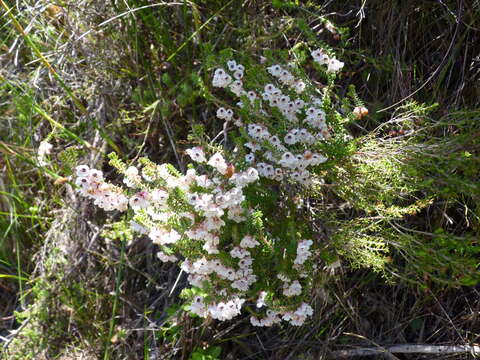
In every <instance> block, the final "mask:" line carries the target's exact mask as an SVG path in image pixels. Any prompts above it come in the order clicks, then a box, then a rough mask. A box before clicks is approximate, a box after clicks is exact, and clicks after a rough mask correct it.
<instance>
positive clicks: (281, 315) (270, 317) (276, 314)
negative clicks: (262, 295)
mask: <svg viewBox="0 0 480 360" xmlns="http://www.w3.org/2000/svg"><path fill="white" fill-rule="evenodd" d="M266 314H267V316H266V317H265V318H263V319H258V318H257V317H255V316H251V317H250V323H251V324H252V325H253V326H272V325H274V324H277V323H279V322H280V321H282V319H283V320H285V321H288V322H290V324H292V325H295V326H301V325H303V324H304V322H305V320H307V317H309V316H312V315H313V309H312V307H311V306H310V305H308V304H307V303H302V304H301V305H300V306H299V307H298V308H297V309H296V310H295V311H285V312H281V311H273V310H267V312H266Z"/></svg>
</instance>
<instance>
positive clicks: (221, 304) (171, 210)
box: [76, 147, 308, 326]
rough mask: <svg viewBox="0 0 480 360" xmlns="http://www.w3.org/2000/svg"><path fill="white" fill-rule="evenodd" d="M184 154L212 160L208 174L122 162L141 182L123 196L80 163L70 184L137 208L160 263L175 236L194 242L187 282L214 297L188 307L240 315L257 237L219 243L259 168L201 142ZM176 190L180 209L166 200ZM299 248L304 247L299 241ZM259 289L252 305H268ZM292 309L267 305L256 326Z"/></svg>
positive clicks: (204, 313) (116, 205)
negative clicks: (232, 161) (237, 166)
mask: <svg viewBox="0 0 480 360" xmlns="http://www.w3.org/2000/svg"><path fill="white" fill-rule="evenodd" d="M186 153H187V154H188V155H189V156H190V157H191V158H192V159H193V161H195V162H197V163H199V164H206V165H207V166H209V167H211V171H210V175H209V176H207V175H198V174H197V173H196V171H195V170H194V169H189V170H188V171H187V173H186V174H185V175H178V174H177V175H174V174H172V172H171V171H170V170H169V168H168V166H166V165H155V168H154V169H150V171H146V170H145V168H144V169H143V170H142V171H140V170H139V169H137V168H136V167H133V166H130V167H128V168H127V167H125V170H123V173H124V175H125V177H124V183H125V185H126V186H127V187H129V188H134V189H135V188H139V187H140V188H141V190H140V191H138V192H136V193H134V194H133V195H132V196H130V197H127V196H126V195H125V194H124V193H123V191H122V189H121V188H119V187H116V186H114V185H111V184H109V183H107V182H106V181H104V179H103V174H102V172H101V171H98V170H95V169H90V168H89V167H88V166H85V165H80V166H78V167H77V168H76V175H77V179H76V184H77V185H78V191H79V192H80V194H82V195H83V196H86V197H89V198H93V199H94V200H95V204H96V205H98V206H99V207H101V208H103V209H105V210H120V211H125V210H127V208H128V207H130V208H131V209H132V210H133V212H134V214H135V215H134V220H133V221H132V229H133V230H134V231H137V232H140V233H142V234H146V235H147V236H148V237H149V238H150V239H151V240H152V242H153V243H155V244H157V245H158V246H159V247H160V249H161V250H160V251H159V252H158V253H157V257H158V258H159V259H160V260H161V261H163V262H177V261H178V260H179V258H178V257H177V256H175V255H173V253H175V252H176V249H177V244H178V243H179V242H185V241H187V242H189V243H191V244H194V243H200V244H201V249H202V253H201V254H200V255H201V256H198V252H197V255H196V256H197V257H195V256H194V257H191V258H185V259H184V260H183V262H182V265H181V269H182V270H183V271H184V272H186V273H187V274H188V282H189V283H190V285H191V286H194V287H197V288H199V289H202V290H203V291H204V293H207V291H210V292H211V291H212V289H214V294H215V296H214V297H213V299H214V300H212V296H211V294H210V295H209V296H208V301H207V299H206V298H205V297H204V296H198V297H196V298H195V299H194V301H193V302H192V304H191V305H190V311H192V312H193V313H195V314H197V315H199V316H201V317H208V316H209V317H212V318H214V319H218V320H220V321H225V320H230V319H232V318H233V317H235V316H237V315H239V314H240V312H241V308H242V305H243V304H244V302H245V301H246V299H247V298H250V297H251V294H250V293H249V291H251V290H252V285H253V284H254V283H256V282H257V281H258V279H257V275H256V274H254V270H253V264H254V261H255V255H254V254H255V252H256V248H258V247H260V242H259V241H258V239H257V238H256V236H254V235H250V234H246V235H244V236H242V237H241V239H239V240H238V243H237V244H236V245H235V244H221V237H222V234H224V233H225V231H226V230H225V226H226V224H227V223H228V222H230V223H236V224H241V223H243V222H245V221H246V220H247V218H248V216H249V212H250V210H249V209H248V207H246V206H245V194H244V192H243V189H244V188H245V187H246V186H248V185H249V184H252V183H255V182H257V181H258V179H259V175H258V172H257V170H256V169H255V168H248V169H246V170H245V171H238V172H235V170H234V169H233V170H231V169H230V165H229V164H228V163H227V161H226V160H225V159H224V158H223V156H222V155H221V154H220V153H216V154H214V155H213V156H211V157H209V158H208V159H207V156H206V155H205V153H204V151H203V150H202V148H200V147H196V148H191V149H188V150H187V151H186ZM152 170H153V171H152ZM140 174H141V175H140ZM152 174H154V175H152ZM143 180H145V181H143ZM154 181H157V182H158V183H159V184H161V185H159V186H154V185H147V186H146V185H145V182H146V183H152V182H154ZM178 191H180V192H181V193H182V194H183V198H184V207H183V210H184V211H179V210H178V208H175V207H174V206H173V205H172V204H171V202H172V201H173V199H172V197H174V196H175V194H178ZM177 200H178V199H177ZM179 219H182V220H185V221H186V222H187V223H188V224H189V225H188V226H187V227H186V228H185V227H184V228H179V227H178V226H174V225H172V224H175V223H177V224H178V220H179ZM302 243H303V242H301V244H302ZM194 247H195V248H198V247H197V246H194ZM299 249H303V247H300V245H299ZM307 250H308V249H307ZM259 251H260V252H261V250H259ZM220 253H222V259H225V256H226V254H228V257H229V259H230V260H229V265H227V264H226V263H225V262H224V260H220V257H219V256H218V254H220ZM302 256H305V254H303V253H300V252H299V253H298V254H297V258H299V257H302ZM301 293H302V285H301V284H300V282H299V281H298V280H294V281H290V280H288V279H286V278H285V283H284V286H283V295H284V296H286V297H293V296H298V295H301ZM257 294H258V295H257V296H258V299H257V307H258V308H261V307H264V306H267V303H266V296H267V292H266V291H258V292H257ZM297 312H299V309H297V310H295V311H293V312H289V311H273V310H270V309H267V311H266V314H267V317H265V318H264V319H261V320H258V319H257V318H255V319H257V323H258V324H259V326H270V325H273V324H275V323H278V322H280V321H281V320H282V319H283V320H286V321H289V322H290V323H292V324H295V325H300V324H301V323H303V321H304V320H305V318H306V316H305V317H304V318H302V317H300V316H299V315H298V314H297ZM295 314H297V315H295ZM252 319H253V318H252ZM302 319H303V321H302ZM252 323H255V320H252Z"/></svg>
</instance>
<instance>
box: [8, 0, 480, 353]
mask: <svg viewBox="0 0 480 360" xmlns="http://www.w3.org/2000/svg"><path fill="white" fill-rule="evenodd" d="M0 9H2V16H1V18H0V86H1V87H0V169H1V172H0V336H1V337H0V341H1V342H0V345H2V349H3V350H2V352H1V354H2V355H3V358H5V359H64V360H66V359H102V358H103V359H171V358H178V359H217V358H221V359H318V358H322V359H323V358H325V359H329V358H338V357H339V355H338V354H339V353H335V351H336V350H342V349H355V348H358V347H372V348H377V349H381V348H382V347H384V346H388V345H391V344H405V343H415V344H431V345H439V344H448V345H452V344H475V343H478V337H479V334H480V317H479V314H480V304H479V285H478V283H479V280H480V274H479V272H478V263H479V251H480V249H479V241H480V236H479V235H480V223H479V216H480V209H479V201H480V188H479V174H480V141H479V135H480V86H479V81H480V2H479V1H478V0H431V1H416V0H402V1H395V0H387V1H385V0H345V1H280V0H271V1H267V0H261V1H249V0H245V1H235V0H231V1H220V0H209V1H206V0H204V1H202V0H192V1H166V2H155V1H149V0H123V1H116V0H111V1H103V0H76V1H73V0H64V1H57V2H48V1H43V0H40V1H34V0H25V1H12V0H10V1H7V0H0ZM301 42H310V43H312V44H314V43H316V42H318V43H325V44H328V45H329V46H330V47H331V48H333V49H334V50H335V51H336V52H337V56H338V57H339V58H340V59H341V60H342V61H345V68H344V71H343V72H342V75H341V78H340V79H341V81H340V85H341V86H339V92H340V94H342V91H343V92H344V93H346V92H347V91H350V90H349V89H351V85H354V86H355V89H356V94H357V95H358V98H359V99H361V101H363V102H364V103H365V105H366V107H367V108H368V109H369V115H368V116H367V117H365V118H362V119H359V120H357V121H355V122H354V123H352V125H351V128H350V129H349V130H350V131H351V133H352V135H353V136H354V137H356V138H359V139H360V140H359V147H358V149H357V151H356V152H355V154H354V156H353V157H352V159H351V161H348V162H345V163H342V164H338V166H337V167H336V176H335V177H334V179H331V183H332V184H333V185H332V186H330V187H326V188H325V189H322V191H321V194H320V195H318V194H317V195H316V196H315V197H314V199H315V211H316V212H317V214H318V216H317V218H316V225H317V226H318V229H319V232H320V233H321V238H322V239H323V240H322V241H324V242H325V253H326V254H327V255H326V259H325V264H322V266H324V270H325V274H327V273H328V274H329V275H328V276H326V277H325V281H324V282H322V283H319V284H318V287H317V288H316V289H314V291H313V293H312V303H313V304H314V307H315V310H316V311H315V315H314V316H315V318H314V319H312V321H311V322H310V323H309V324H308V325H306V326H303V327H301V328H293V327H289V326H284V327H275V328H271V329H258V328H253V327H252V326H250V323H249V321H248V318H240V319H236V320H235V321H231V322H228V323H217V322H209V321H206V322H202V321H200V319H198V318H190V317H189V316H188V315H187V314H185V313H184V312H183V311H181V307H180V304H181V299H179V297H178V296H179V293H180V290H181V288H182V285H183V283H184V279H183V278H182V277H180V278H177V274H178V271H177V270H176V268H175V266H170V265H166V264H161V263H160V262H159V261H157V260H156V258H155V255H154V254H155V250H154V246H153V245H152V244H151V242H150V241H149V240H148V239H144V238H132V235H131V234H130V233H129V232H128V231H127V232H126V231H120V230H121V229H118V228H115V226H112V225H109V224H111V221H108V219H109V216H108V215H107V214H105V213H104V212H102V211H99V210H95V209H94V208H93V206H92V205H91V204H89V203H88V202H86V201H82V200H81V199H79V198H78V197H77V196H76V195H75V192H74V190H73V189H72V186H71V185H70V181H69V176H70V175H71V172H72V168H73V167H74V166H75V165H76V164H78V163H79V162H85V163H88V164H89V165H92V166H97V167H103V170H104V171H105V172H106V173H107V175H109V176H113V172H112V169H111V168H110V167H109V166H108V164H107V162H106V161H104V159H105V156H104V155H105V153H107V152H110V151H116V152H117V153H118V154H119V155H120V156H121V157H122V158H123V159H128V160H132V159H135V158H138V157H139V156H140V155H142V156H144V155H146V156H148V157H150V158H151V159H152V160H153V161H156V162H172V163H173V164H175V165H176V166H178V168H180V169H182V168H183V167H184V165H185V161H186V157H185V154H184V153H183V150H184V149H185V148H186V146H187V145H188V135H189V134H190V133H191V129H192V126H193V125H195V124H203V125H204V126H205V128H206V130H207V133H208V134H210V135H211V136H214V135H215V134H217V133H218V132H219V131H220V130H221V124H219V123H218V121H216V120H215V117H214V111H215V109H216V105H215V101H216V100H215V99H213V101H212V99H210V98H209V99H208V101H207V100H206V95H208V92H206V90H205V84H210V81H211V80H210V71H211V69H209V68H208V67H207V66H206V64H207V59H208V58H209V57H211V56H212V55H215V54H216V53H218V52H219V51H221V50H222V49H225V48H232V49H234V50H235V54H236V55H238V57H239V58H241V57H242V56H243V55H246V54H249V55H250V54H258V55H261V54H262V52H263V51H264V50H268V49H291V48H293V47H295V45H297V44H299V43H301ZM359 101H360V100H359ZM43 140H46V141H48V142H50V143H52V144H53V146H54V148H53V152H52V154H50V155H49V156H48V161H49V164H48V165H46V166H40V165H39V163H38V147H39V144H40V142H41V141H43ZM383 356H386V357H389V358H402V359H403V358H405V359H421V358H428V359H433V358H438V359H446V358H452V359H453V358H458V359H463V358H472V357H473V355H472V354H469V353H468V352H466V353H461V354H454V355H431V354H430V355H422V354H410V355H392V354H390V353H386V354H383V355H381V356H380V355H379V356H378V357H380V358H381V357H383ZM402 356H403V357H402Z"/></svg>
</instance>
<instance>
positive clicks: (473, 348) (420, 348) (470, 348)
mask: <svg viewBox="0 0 480 360" xmlns="http://www.w3.org/2000/svg"><path fill="white" fill-rule="evenodd" d="M385 353H392V354H393V353H396V354H464V353H470V354H472V355H474V356H478V355H480V346H478V345H417V344H401V345H392V346H382V347H380V348H379V347H372V348H357V349H350V350H337V351H333V352H332V357H333V358H334V359H338V358H350V357H356V356H371V355H379V354H385Z"/></svg>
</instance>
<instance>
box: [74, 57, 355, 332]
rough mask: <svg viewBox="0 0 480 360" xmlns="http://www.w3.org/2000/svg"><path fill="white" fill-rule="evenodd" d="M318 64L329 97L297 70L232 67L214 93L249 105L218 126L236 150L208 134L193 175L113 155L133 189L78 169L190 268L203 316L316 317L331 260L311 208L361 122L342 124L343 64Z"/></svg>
mask: <svg viewBox="0 0 480 360" xmlns="http://www.w3.org/2000/svg"><path fill="white" fill-rule="evenodd" d="M311 55H312V57H313V59H314V61H315V64H316V65H315V66H316V67H317V69H318V70H320V73H321V74H323V76H324V78H325V79H326V81H327V85H324V86H323V89H322V90H321V91H320V90H319V89H318V88H317V86H315V85H314V84H313V82H312V81H311V80H310V79H309V78H308V76H307V75H306V74H305V73H303V72H302V70H301V68H300V67H299V66H298V64H295V63H289V64H287V65H280V64H277V63H271V64H269V65H267V66H265V64H261V65H260V66H254V65H252V66H251V67H249V68H252V69H253V70H254V76H252V77H248V74H247V73H246V69H245V66H244V65H242V64H239V63H237V62H236V61H235V60H231V59H227V60H226V61H224V62H223V63H221V64H220V66H218V67H217V68H216V69H215V71H214V75H213V80H212V85H213V87H215V88H221V89H224V90H225V91H226V92H227V94H232V95H233V96H234V97H236V98H237V101H238V102H237V104H236V105H237V108H236V109H237V110H235V111H234V110H232V109H230V108H224V107H219V108H218V109H217V111H216V117H217V118H218V119H220V120H222V121H224V122H225V124H224V125H225V126H224V135H225V137H224V138H225V139H226V138H227V131H231V134H230V137H231V138H233V140H234V144H235V146H234V148H232V147H228V146H227V144H224V148H223V150H220V148H219V147H218V146H215V145H214V144H211V143H208V142H207V141H205V139H204V138H203V137H202V134H200V135H198V136H197V139H196V141H197V142H198V143H199V146H196V147H193V148H190V149H187V150H186V154H187V155H188V156H189V157H190V158H191V159H192V163H191V164H190V165H189V169H188V170H187V171H186V173H185V174H181V173H179V172H178V171H177V170H176V169H175V168H174V167H173V166H172V165H170V164H162V165H157V164H154V163H152V162H151V161H149V160H148V159H146V158H143V159H141V160H140V165H141V169H140V166H139V167H134V166H127V165H126V164H125V163H123V162H122V161H121V160H120V159H119V158H118V157H117V156H116V155H115V154H111V155H110V159H111V161H110V164H111V165H112V166H114V167H115V168H116V169H117V170H118V171H119V172H120V173H121V174H123V175H124V180H123V183H124V184H125V187H126V189H125V188H122V187H119V186H115V185H113V184H111V183H108V182H107V181H105V180H104V178H103V174H102V173H101V172H100V171H98V170H95V169H89V168H88V167H87V166H85V165H80V166H78V167H77V169H76V175H77V179H76V184H77V185H78V191H79V192H80V194H82V195H83V196H86V197H88V198H91V199H92V200H94V203H95V205H97V206H99V207H100V208H102V209H104V210H117V211H121V212H125V211H128V210H129V209H131V210H130V211H129V214H131V226H132V228H133V229H134V230H135V231H137V232H139V233H141V234H144V235H147V236H148V237H149V238H150V239H151V240H152V241H153V243H155V244H156V245H158V247H159V252H158V254H157V255H158V258H159V259H160V260H161V261H163V262H179V263H180V268H181V269H182V270H183V271H184V272H185V273H187V274H188V282H189V283H190V285H191V286H192V289H193V290H192V291H190V292H189V294H190V298H189V301H190V305H189V310H190V311H191V312H192V313H194V314H197V315H198V316H201V317H212V318H214V319H218V320H221V321H224V320H229V319H232V318H233V317H235V316H238V315H239V314H240V313H241V310H242V307H244V305H246V306H245V307H246V308H247V309H248V311H249V312H250V313H251V318H250V319H251V323H252V324H253V325H255V326H271V325H273V324H275V323H278V322H280V321H282V320H285V321H287V322H289V323H291V324H292V325H302V324H303V323H304V322H305V320H306V319H307V317H309V316H311V315H312V313H313V309H312V308H311V307H310V305H309V304H308V301H309V298H310V289H311V287H312V283H313V282H314V281H315V279H316V278H318V276H319V271H318V263H319V262H320V255H321V254H320V252H319V250H318V249H319V245H320V244H318V241H315V234H314V230H313V228H312V224H311V222H310V221H309V219H308V215H306V214H305V213H304V212H302V211H301V210H302V200H304V199H305V198H307V197H308V195H307V193H306V189H308V188H309V187H312V186H313V187H315V186H320V185H321V184H322V182H323V180H322V178H321V176H320V174H321V173H324V172H325V171H327V170H328V162H329V159H330V157H333V158H335V157H339V156H341V155H339V149H345V148H347V147H348V137H346V132H345V130H344V128H343V125H342V124H343V123H344V122H345V121H346V120H345V119H347V120H348V117H355V114H354V113H353V112H351V111H348V114H346V115H345V114H344V115H342V114H341V113H340V112H339V110H340V111H343V112H345V111H344V110H341V109H336V107H337V108H340V107H342V106H343V107H344V105H345V104H344V103H340V102H339V101H337V100H338V99H335V98H333V96H332V94H333V92H332V89H333V87H334V80H335V78H336V73H337V72H338V71H339V70H340V69H341V68H342V67H343V63H342V62H340V61H338V60H337V59H336V58H334V57H331V56H330V55H329V54H328V53H327V52H326V51H323V50H315V51H312V53H311ZM220 61H223V60H222V59H220ZM265 68H266V72H265ZM220 91H223V90H220ZM335 101H337V104H336V105H335ZM337 105H338V106H337ZM236 113H237V114H236ZM231 124H233V125H234V126H235V127H236V129H237V130H235V131H233V130H232V128H231V127H230V125H231ZM252 304H254V305H255V306H249V305H252Z"/></svg>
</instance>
